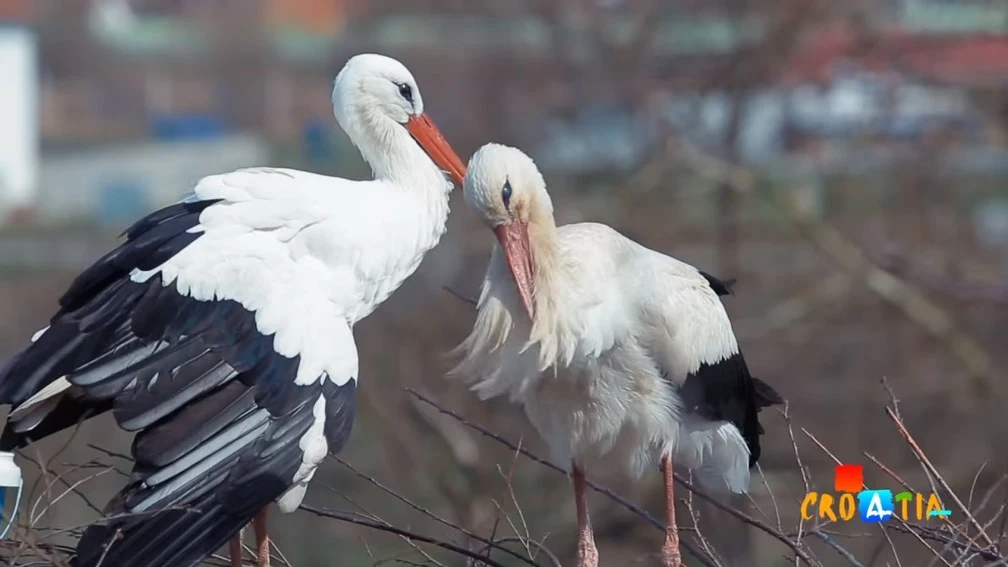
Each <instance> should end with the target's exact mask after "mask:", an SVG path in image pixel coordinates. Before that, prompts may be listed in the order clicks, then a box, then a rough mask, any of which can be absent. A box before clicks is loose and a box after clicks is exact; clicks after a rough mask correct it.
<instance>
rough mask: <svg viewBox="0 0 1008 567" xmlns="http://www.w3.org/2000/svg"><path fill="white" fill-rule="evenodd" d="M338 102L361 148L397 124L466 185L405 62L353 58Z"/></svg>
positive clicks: (335, 96)
mask: <svg viewBox="0 0 1008 567" xmlns="http://www.w3.org/2000/svg"><path fill="white" fill-rule="evenodd" d="M332 103H333V113H334V114H335V115H336V120H338V121H339V123H340V126H341V127H342V128H343V129H344V130H345V131H346V132H347V134H348V135H349V136H350V137H351V139H352V140H353V141H354V143H355V144H357V145H358V146H360V145H361V142H362V139H363V138H364V137H365V136H366V135H371V136H376V137H377V136H380V134H379V133H378V132H380V131H381V127H382V124H383V123H386V122H388V121H391V122H393V123H395V124H397V125H398V126H399V127H402V128H405V130H406V131H408V132H409V134H410V136H412V137H413V139H414V140H416V143H417V144H419V145H420V147H421V148H422V149H423V150H424V152H426V153H427V155H428V156H430V158H431V159H432V160H433V161H434V163H435V164H437V166H438V167H440V168H441V169H442V170H444V171H447V172H448V173H449V174H450V175H451V177H452V180H453V181H455V183H456V184H461V183H462V177H463V176H464V175H465V166H464V165H463V164H462V160H460V159H459V157H458V155H457V154H456V153H455V150H453V149H452V147H451V146H450V145H449V144H448V142H447V141H446V140H445V138H444V136H443V135H442V134H441V132H440V130H438V128H437V126H435V125H434V123H433V122H432V121H431V119H430V118H429V117H428V116H427V115H426V114H425V113H424V104H423V97H422V96H421V95H420V89H419V88H418V87H417V83H416V79H414V78H413V74H412V73H410V72H409V69H407V68H406V66H405V65H403V64H402V63H400V62H399V61H396V60H395V59H392V58H391V57H386V56H384V55H378V54H375V53H363V54H360V55H355V56H353V57H351V58H350V59H349V60H348V61H347V62H346V64H345V65H344V66H343V69H341V70H340V72H339V74H338V75H336V81H335V83H334V84H333V93H332ZM361 149H362V150H363V149H364V148H361ZM367 157H368V156H367V155H366V156H365V158H367Z"/></svg>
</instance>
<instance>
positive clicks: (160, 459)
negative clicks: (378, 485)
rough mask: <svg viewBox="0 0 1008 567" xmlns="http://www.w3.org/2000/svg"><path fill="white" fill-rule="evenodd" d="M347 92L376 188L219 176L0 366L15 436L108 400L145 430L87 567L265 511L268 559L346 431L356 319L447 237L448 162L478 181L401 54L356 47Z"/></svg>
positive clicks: (168, 555)
mask: <svg viewBox="0 0 1008 567" xmlns="http://www.w3.org/2000/svg"><path fill="white" fill-rule="evenodd" d="M332 102H333V109H334V112H335V114H336V118H337V120H338V121H339V124H340V126H342V128H343V129H344V130H345V131H346V132H347V134H348V135H349V137H350V139H351V140H352V141H353V143H354V144H355V145H356V146H357V147H358V148H359V149H360V152H361V154H362V155H363V157H364V159H365V160H366V161H367V162H368V164H370V166H371V168H372V170H373V172H374V180H373V181H353V180H349V179H340V178H333V177H325V176H322V175H316V174H313V173H307V172H303V171H295V170H290V169H267V168H259V169H242V170H238V171H233V172H231V173H226V174H222V175H212V176H209V177H205V178H203V179H202V180H200V181H199V182H198V183H197V184H196V186H195V188H194V189H193V191H192V194H191V195H190V196H189V197H187V198H185V199H184V200H182V201H181V202H179V203H177V204H175V205H172V206H169V207H166V208H164V209H161V210H159V211H157V212H154V213H152V214H150V215H148V216H146V217H144V218H143V219H141V220H140V221H139V222H137V223H136V224H134V225H133V226H132V227H131V228H129V229H128V230H127V231H126V232H125V236H126V241H125V242H124V243H123V244H122V245H120V246H119V247H118V248H116V249H115V250H113V251H112V252H110V253H109V254H107V255H106V256H105V257H103V258H101V259H100V260H98V261H97V262H96V263H95V264H94V265H93V266H91V267H90V268H88V269H87V270H85V271H84V272H83V273H82V274H80V275H79V276H78V277H77V279H76V280H74V282H73V283H72V284H71V285H70V288H69V290H68V291H67V292H66V294H65V295H64V296H63V297H62V299H61V300H60V309H59V311H58V312H57V313H56V315H55V316H53V317H52V319H51V321H50V324H49V326H48V327H47V328H46V329H44V330H43V331H40V332H39V333H37V334H36V336H35V337H34V338H33V341H32V343H31V344H30V345H29V346H28V347H27V348H25V349H24V350H23V351H22V352H20V353H18V354H17V355H15V357H14V358H13V359H12V360H10V361H9V362H8V363H7V364H6V365H4V366H3V367H2V368H0V404H11V405H13V406H15V407H14V409H13V410H12V413H11V414H10V416H9V418H8V423H7V426H6V428H5V431H4V434H3V437H2V439H0V448H3V449H8V450H9V449H11V448H14V447H19V446H23V445H25V444H26V443H28V442H30V441H32V440H35V439H38V438H41V437H44V436H46V435H49V434H51V433H53V432H55V431H59V430H61V429H64V428H66V427H68V426H71V425H74V424H76V423H77V422H79V421H80V420H82V419H85V418H88V417H91V416H93V415H95V414H98V413H102V412H104V411H107V410H112V414H113V416H114V417H115V419H116V422H117V423H118V425H119V426H120V427H121V428H123V429H124V430H126V431H131V432H136V436H135V439H134V441H133V445H132V449H131V454H132V457H133V458H134V459H135V461H136V464H135V467H134V471H133V475H132V476H131V478H130V481H129V483H128V484H127V485H126V487H125V488H123V489H122V491H121V492H120V493H119V495H118V496H117V497H116V498H115V499H114V500H113V502H112V503H110V505H109V508H108V509H107V513H108V514H109V515H110V516H111V515H114V516H116V519H112V520H110V521H109V522H108V523H106V524H105V525H102V526H92V527H90V528H88V530H87V531H86V532H85V534H84V536H83V537H82V538H81V540H80V543H79V544H78V547H77V555H76V560H75V563H74V565H75V566H77V567H93V566H94V565H96V564H98V563H101V564H102V565H122V566H129V567H148V566H149V567H153V566H163V565H171V566H172V567H191V566H194V565H197V564H198V563H200V562H201V561H202V560H203V559H204V558H206V557H207V556H208V555H210V554H211V553H212V552H214V551H215V550H216V549H217V548H219V547H220V546H221V545H223V544H224V543H225V542H227V541H228V540H229V538H232V537H233V536H235V537H238V538H240V535H237V534H239V533H240V532H239V530H240V529H241V528H242V527H243V526H245V525H246V524H247V523H248V522H249V520H251V519H253V518H255V520H256V522H255V527H256V532H257V536H259V538H260V545H259V550H258V552H259V556H260V561H261V562H262V561H263V560H264V559H265V560H267V561H268V556H269V548H268V538H267V537H266V533H265V513H266V512H265V511H266V506H267V505H268V503H269V502H271V501H274V500H275V501H276V502H277V503H278V504H279V507H280V509H281V510H282V511H284V512H290V511H292V510H294V509H295V508H297V507H298V505H299V504H300V502H301V499H302V498H303V496H304V493H305V489H306V485H307V483H308V481H309V480H310V479H311V478H312V475H313V474H314V472H315V469H316V467H317V466H318V464H319V463H320V462H321V461H322V459H323V458H324V457H325V456H326V454H328V453H335V452H337V451H339V450H340V449H341V448H342V447H343V445H344V444H345V442H346V441H347V438H348V436H349V434H350V429H351V424H352V421H353V414H354V391H355V389H356V382H357V349H356V346H355V344H354V338H353V332H352V330H353V326H354V324H355V323H357V322H358V321H360V320H361V319H363V318H364V317H366V316H368V315H369V314H370V313H371V312H372V311H374V310H375V308H376V307H377V306H378V305H379V304H380V303H381V302H382V301H384V300H385V299H386V298H387V297H388V296H389V295H390V294H391V293H392V292H393V291H394V290H395V289H396V288H398V287H399V285H400V284H402V282H403V280H405V279H406V278H407V277H409V276H410V274H412V273H413V272H414V271H415V270H416V268H417V266H418V265H419V264H420V261H421V259H422V258H423V256H424V254H425V253H426V252H427V251H428V250H430V249H431V248H433V247H434V246H435V245H436V244H437V243H438V240H439V239H440V237H441V235H442V234H443V233H444V231H445V223H446V221H447V218H448V198H449V194H450V192H451V189H452V183H451V182H449V181H448V180H447V179H446V178H445V174H444V171H448V172H449V173H450V174H451V175H452V178H453V180H454V181H455V183H458V184H461V179H462V175H463V172H464V166H463V164H462V162H461V160H459V158H458V156H457V155H456V154H455V152H454V150H452V148H451V147H450V146H449V144H448V143H447V142H446V141H445V140H444V138H443V137H442V136H441V134H440V132H439V131H438V129H437V128H436V127H435V126H434V124H433V123H432V122H431V121H430V120H429V119H428V118H427V116H426V114H424V105H423V99H422V98H421V96H420V91H419V90H418V89H417V84H416V81H415V80H414V78H413V76H412V75H411V74H410V72H409V71H408V70H407V69H406V67H404V66H403V65H402V64H401V63H399V62H398V61H396V60H394V59H390V58H388V57H384V56H381V55H373V54H365V55H358V56H355V57H353V58H351V59H350V60H349V61H347V63H346V65H345V66H344V67H343V69H342V70H341V71H340V73H339V74H338V75H337V77H336V80H335V84H334V88H333V94H332ZM443 170H444V171H443ZM110 541H111V542H112V543H111V545H110V546H109V547H108V548H107V549H106V545H107V544H108V543H109V542H110ZM231 544H232V546H231V551H232V558H231V559H232V563H233V564H235V565H241V558H240V555H239V556H237V557H236V553H235V551H236V550H237V552H238V554H240V550H241V548H240V541H238V542H237V546H236V545H235V544H236V541H235V540H234V539H232V540H231ZM264 555H265V557H264Z"/></svg>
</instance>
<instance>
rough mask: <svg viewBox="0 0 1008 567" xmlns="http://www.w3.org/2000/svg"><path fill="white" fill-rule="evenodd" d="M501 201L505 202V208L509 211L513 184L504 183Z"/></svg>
mask: <svg viewBox="0 0 1008 567" xmlns="http://www.w3.org/2000/svg"><path fill="white" fill-rule="evenodd" d="M501 200H502V201H504V208H505V209H507V208H509V206H510V203H511V182H510V181H505V182H504V189H502V190H501Z"/></svg>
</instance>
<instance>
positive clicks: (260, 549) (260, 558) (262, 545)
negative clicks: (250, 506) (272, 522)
mask: <svg viewBox="0 0 1008 567" xmlns="http://www.w3.org/2000/svg"><path fill="white" fill-rule="evenodd" d="M266 510H267V509H266V508H263V509H262V511H261V512H259V513H258V514H256V516H255V518H252V528H253V529H254V530H255V536H256V558H257V564H258V565H259V567H270V543H269V533H268V532H267V531H266Z"/></svg>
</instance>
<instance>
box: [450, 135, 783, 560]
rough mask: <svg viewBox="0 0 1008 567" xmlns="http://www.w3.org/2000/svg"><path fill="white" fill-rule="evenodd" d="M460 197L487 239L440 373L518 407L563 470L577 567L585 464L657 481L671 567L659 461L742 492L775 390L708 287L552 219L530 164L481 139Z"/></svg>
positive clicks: (606, 231) (600, 233)
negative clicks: (475, 296)
mask: <svg viewBox="0 0 1008 567" xmlns="http://www.w3.org/2000/svg"><path fill="white" fill-rule="evenodd" d="M463 187H464V192H465V199H466V202H468V203H469V205H470V206H471V207H472V209H473V210H474V211H475V212H476V214H477V215H478V216H479V217H480V218H481V219H482V220H483V221H484V222H485V223H486V225H487V226H488V227H489V228H490V229H491V230H493V232H494V234H495V235H496V237H497V243H496V244H495V245H494V247H493V250H492V252H491V253H490V263H489V265H488V267H487V271H486V276H485V277H484V279H483V287H482V291H481V292H480V297H479V302H478V308H477V309H478V312H477V315H476V321H475V323H474V325H473V329H472V332H471V333H470V334H469V336H468V337H467V338H466V339H465V340H464V341H463V342H462V344H461V345H459V347H458V348H457V349H456V354H457V355H458V356H459V358H460V362H459V364H458V366H457V367H456V368H455V369H454V370H453V374H455V375H460V376H462V377H463V378H464V379H466V380H467V381H468V382H469V383H470V384H471V385H472V387H473V389H474V390H475V391H476V392H477V393H478V395H479V396H480V397H481V398H483V399H487V398H491V397H494V396H498V395H507V396H508V397H509V398H510V399H511V400H512V401H515V402H518V403H520V404H522V405H523V406H524V409H525V413H526V414H527V415H528V417H529V420H530V421H531V422H532V425H533V426H534V427H535V428H536V430H537V431H538V432H539V434H540V435H541V436H542V437H543V438H544V439H545V441H546V442H547V443H548V445H549V447H550V449H551V452H552V456H553V458H554V459H555V460H556V462H558V463H567V464H569V466H570V471H571V473H572V477H573V484H574V495H575V503H576V511H577V521H578V533H579V541H578V565H579V567H597V566H598V551H597V549H596V548H595V542H594V537H593V535H592V531H591V525H590V522H589V518H588V504H587V501H586V499H585V476H584V471H585V469H586V468H595V469H596V470H605V469H607V468H616V467H621V468H622V469H623V470H625V471H626V472H628V473H629V474H631V475H633V476H637V477H639V476H641V475H642V474H643V473H644V472H645V471H647V470H649V469H651V468H652V467H658V468H660V469H661V471H662V473H663V475H664V481H665V494H666V510H667V516H668V519H667V530H666V538H665V544H664V547H663V548H662V565H664V566H665V567H678V566H679V565H680V564H681V554H680V551H679V536H678V531H677V529H676V523H675V499H674V497H673V484H672V479H673V475H672V466H673V463H676V465H677V466H682V467H684V468H687V469H690V470H692V471H693V472H694V478H696V479H697V480H699V482H700V483H701V484H702V485H704V486H705V487H707V488H709V489H711V490H714V491H720V492H722V493H727V492H734V493H742V492H745V491H747V490H748V487H749V469H750V468H751V467H752V466H754V465H755V464H756V461H757V460H758V459H759V456H760V435H761V434H762V433H763V428H762V427H761V426H760V423H759V419H758V413H759V411H760V410H761V409H762V408H764V407H767V406H769V405H772V404H777V403H781V402H782V401H783V400H782V399H781V397H780V396H779V395H778V394H777V393H776V392H775V391H774V390H773V388H771V387H770V386H769V385H767V384H766V383H764V382H763V381H761V380H759V379H757V378H754V377H752V376H751V375H750V374H749V369H748V367H747V366H746V363H745V360H744V359H743V357H742V353H741V351H740V350H739V346H738V343H737V342H736V340H735V335H734V333H733V332H732V327H731V323H730V322H729V320H728V314H727V312H726V311H725V308H724V306H723V305H722V303H721V301H720V300H719V297H718V296H720V295H727V294H728V293H730V289H729V287H730V282H723V281H721V280H718V279H717V278H715V277H713V276H711V275H709V274H707V273H704V272H702V271H700V270H698V269H696V268H694V267H693V266H690V265H689V264H686V263H683V262H680V261H679V260H676V259H674V258H670V257H668V256H666V255H664V254H661V253H658V252H655V251H653V250H650V249H648V248H645V247H644V246H641V245H640V244H637V243H636V242H634V241H632V240H630V239H628V238H626V237H625V236H623V235H621V234H620V233H618V232H616V231H615V230H613V229H612V228H610V227H608V226H605V225H602V224H596V223H578V224H570V225H566V226H560V227H558V226H556V223H555V222H554V220H553V204H552V202H551V200H550V197H549V194H548V193H547V192H546V184H545V182H544V181H543V177H542V175H541V174H540V173H539V170H538V169H537V168H536V166H535V163H533V161H532V160H531V159H530V158H529V157H528V156H526V155H525V154H523V153H522V152H521V151H519V150H517V149H514V148H509V147H506V146H501V145H497V144H488V145H486V146H484V147H482V148H480V150H478V151H477V152H476V153H475V154H474V155H473V157H472V159H471V160H470V161H469V168H468V171H467V173H466V176H465V180H464V183H463Z"/></svg>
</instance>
